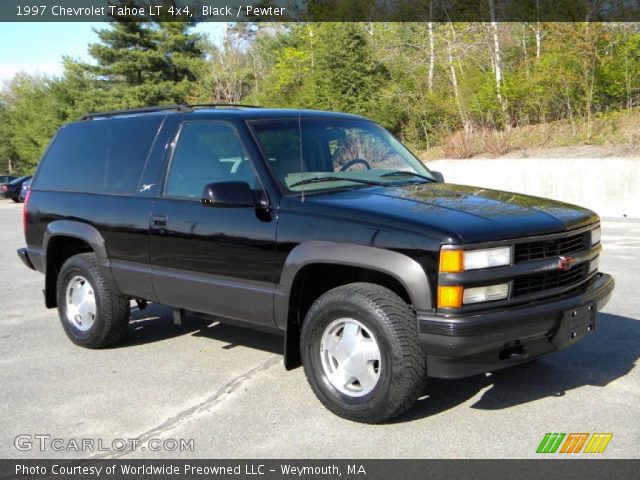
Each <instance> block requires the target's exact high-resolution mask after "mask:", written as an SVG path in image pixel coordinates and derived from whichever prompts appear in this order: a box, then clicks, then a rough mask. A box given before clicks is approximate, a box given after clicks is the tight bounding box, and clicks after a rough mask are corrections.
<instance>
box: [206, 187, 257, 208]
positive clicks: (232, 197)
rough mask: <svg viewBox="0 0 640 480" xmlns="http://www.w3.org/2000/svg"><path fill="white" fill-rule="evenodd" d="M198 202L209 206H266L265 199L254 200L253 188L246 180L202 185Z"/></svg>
mask: <svg viewBox="0 0 640 480" xmlns="http://www.w3.org/2000/svg"><path fill="white" fill-rule="evenodd" d="M260 197H262V196H260ZM200 203H201V204H202V205H206V206H209V207H235V208H241V207H260V208H265V207H266V206H267V202H266V199H263V198H259V199H257V200H256V197H255V196H254V193H253V190H251V187H250V186H249V184H248V183H246V182H219V183H210V184H209V185H207V186H206V187H204V190H203V192H202V198H201V199H200Z"/></svg>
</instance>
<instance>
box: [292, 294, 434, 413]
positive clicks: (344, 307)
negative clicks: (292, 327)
mask: <svg viewBox="0 0 640 480" xmlns="http://www.w3.org/2000/svg"><path fill="white" fill-rule="evenodd" d="M342 318H348V319H355V320H356V321H357V322H359V323H360V324H361V325H363V326H364V327H365V328H366V329H368V330H369V333H371V334H372V335H373V337H374V340H375V341H376V342H377V346H378V349H379V353H380V364H379V366H378V368H379V369H380V370H379V374H378V375H379V377H378V380H377V383H376V384H375V387H373V390H371V391H370V392H369V393H366V394H365V395H364V396H350V395H348V394H345V393H344V392H341V391H339V390H338V389H337V388H336V387H335V386H334V385H333V384H332V383H331V381H330V380H329V378H328V376H327V374H326V373H325V367H324V366H323V363H322V358H321V357H322V354H321V343H322V342H321V340H322V336H323V333H324V332H325V329H328V327H330V326H331V325H333V324H335V322H336V320H339V319H342ZM365 333H367V332H365ZM300 351H301V356H302V362H303V365H304V371H305V374H306V376H307V380H308V381H309V383H310V384H311V388H312V389H313V391H314V393H315V394H316V396H317V397H318V399H319V400H320V401H321V402H322V403H323V404H324V406H325V407H327V408H328V409H329V410H331V411H332V412H333V413H335V414H336V415H339V416H341V417H344V418H347V419H349V420H355V421H358V422H363V423H380V422H384V421H387V420H390V419H392V418H394V417H396V416H398V415H400V414H402V413H403V412H405V411H406V410H408V409H409V408H411V407H412V406H413V405H414V404H415V402H416V401H417V399H418V397H419V396H420V395H421V394H422V392H423V390H424V387H425V383H426V358H425V355H424V352H423V351H422V349H421V347H420V345H419V344H418V331H417V322H416V317H415V313H414V312H413V310H412V309H411V307H410V306H409V305H407V303H406V302H405V301H403V300H402V299H401V298H400V297H399V296H398V295H396V294H395V293H393V292H392V291H391V290H389V289H387V288H384V287H381V286H379V285H375V284H370V283H352V284H348V285H344V286H341V287H337V288H334V289H333V290H330V291H328V292H327V293H325V294H324V295H322V296H321V297H320V298H318V299H317V300H316V301H315V302H314V304H313V305H312V306H311V308H310V309H309V312H308V313H307V315H306V317H305V319H304V323H303V325H302V332H301V336H300Z"/></svg>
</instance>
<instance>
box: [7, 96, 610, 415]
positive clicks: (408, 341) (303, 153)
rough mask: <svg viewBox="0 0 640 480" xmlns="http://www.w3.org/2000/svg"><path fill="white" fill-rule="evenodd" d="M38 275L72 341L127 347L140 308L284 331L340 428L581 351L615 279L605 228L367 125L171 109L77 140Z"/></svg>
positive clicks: (35, 212) (38, 231) (38, 222)
mask: <svg viewBox="0 0 640 480" xmlns="http://www.w3.org/2000/svg"><path fill="white" fill-rule="evenodd" d="M24 231H25V237H26V244H27V246H26V248H22V249H20V250H19V251H18V254H19V256H20V257H21V259H22V260H23V262H24V263H25V264H26V265H27V266H28V267H30V268H32V269H35V270H38V271H39V272H42V273H43V274H44V275H45V288H44V297H45V304H46V306H47V307H48V308H53V307H57V308H58V312H59V315H60V320H61V322H62V326H63V328H64V330H65V332H66V334H67V335H68V336H69V338H70V339H71V341H72V342H74V343H76V344H78V345H80V346H83V347H88V348H100V347H106V346H109V345H113V344H115V343H116V342H118V341H120V340H121V339H122V338H123V337H124V336H125V335H126V333H127V328H128V323H129V319H130V305H131V302H132V301H135V302H137V303H138V305H140V306H141V307H144V306H145V305H146V304H147V302H157V303H160V304H166V305H169V306H171V307H172V308H173V309H174V316H175V318H176V320H180V319H181V318H183V316H184V315H186V314H192V315H197V316H200V317H203V316H204V317H205V318H210V319H215V320H218V321H222V322H224V321H229V322H232V323H239V324H241V325H246V326H249V327H252V328H254V329H256V330H262V331H264V330H267V331H275V332H280V333H281V334H283V339H284V363H285V366H286V368H287V369H292V368H295V367H298V366H299V365H300V364H302V365H303V366H304V370H305V373H306V376H307V378H308V380H309V383H310V384H311V387H312V389H313V391H314V392H315V394H316V395H317V397H318V399H319V400H320V401H321V402H322V403H323V404H324V405H325V406H326V407H327V408H328V409H330V410H331V411H333V412H334V413H336V414H338V415H340V416H343V417H345V418H349V419H352V420H356V421H361V422H369V423H374V422H382V421H385V420H388V419H390V418H392V417H395V416H397V415H399V414H400V413H402V412H404V411H406V410H407V409H409V408H410V407H411V406H412V405H413V404H414V403H415V402H416V400H417V398H418V397H419V396H420V395H421V394H422V392H423V389H424V387H425V382H426V379H427V377H440V378H458V377H464V376H469V375H476V374H480V373H483V372H487V371H492V370H496V369H500V368H503V367H508V366H512V365H515V364H518V363H522V362H525V361H528V360H531V359H534V358H536V357H539V356H541V355H544V354H547V353H550V352H555V351H558V350H560V349H563V348H565V347H567V346H569V345H571V344H573V343H574V342H576V341H577V340H578V339H580V338H581V337H582V336H583V335H585V334H587V333H588V332H591V331H593V330H594V329H595V328H596V327H597V321H596V313H597V311H598V310H600V309H602V307H603V306H604V305H605V303H606V302H607V301H608V299H609V297H610V296H611V292H612V290H613V288H614V281H613V279H612V278H611V276H609V275H607V274H604V273H600V272H599V271H598V258H599V254H600V251H601V249H602V247H601V245H600V223H599V218H598V216H597V215H596V214H595V213H594V212H592V211H589V210H586V209H584V208H580V207H576V206H573V205H567V204H565V203H560V202H556V201H551V200H547V199H543V198H536V197H531V196H525V195H519V194H516V193H507V192H501V191H495V190H487V189H483V188H476V187H469V186H460V185H452V184H449V183H445V182H444V180H443V178H442V175H441V174H439V173H437V172H432V171H430V170H428V169H427V168H426V167H425V166H424V165H423V164H422V163H421V162H420V161H419V160H418V159H416V157H415V156H414V155H412V154H411V153H410V152H409V151H408V150H407V149H406V148H405V147H404V146H403V145H402V144H401V143H399V142H398V141H397V140H396V139H395V138H394V137H393V136H392V135H391V134H389V133H388V132H387V131H386V130H385V129H383V128H382V127H380V126H379V125H377V124H376V123H374V122H372V121H369V120H367V119H365V118H362V117H359V116H355V115H347V114H342V113H331V112H320V111H310V110H277V109H266V108H249V107H243V106H233V105H229V106H223V107H221V106H216V105H208V106H184V105H178V106H167V107H155V108H147V109H137V110H126V111H117V112H103V113H97V114H91V115H87V116H85V117H84V118H83V119H82V120H80V121H78V122H76V123H71V124H68V125H65V126H64V127H62V128H61V129H60V130H59V131H58V133H57V134H56V136H55V138H54V139H53V140H52V142H51V144H50V146H49V147H48V149H47V151H46V152H45V154H44V157H43V159H42V161H41V162H40V165H39V168H38V170H37V173H36V175H35V177H34V180H33V183H32V186H31V191H30V193H29V196H28V199H27V201H26V202H25V206H24Z"/></svg>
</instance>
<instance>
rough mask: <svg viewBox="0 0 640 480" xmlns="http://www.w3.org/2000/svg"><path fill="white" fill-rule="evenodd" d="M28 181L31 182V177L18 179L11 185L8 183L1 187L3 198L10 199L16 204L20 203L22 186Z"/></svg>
mask: <svg viewBox="0 0 640 480" xmlns="http://www.w3.org/2000/svg"><path fill="white" fill-rule="evenodd" d="M27 180H31V175H28V176H26V177H20V178H16V179H15V180H12V181H11V182H9V183H6V184H4V185H2V187H0V194H2V197H3V198H10V199H11V200H13V201H14V202H16V203H17V202H19V201H20V191H21V190H22V184H23V183H24V182H26V181H27Z"/></svg>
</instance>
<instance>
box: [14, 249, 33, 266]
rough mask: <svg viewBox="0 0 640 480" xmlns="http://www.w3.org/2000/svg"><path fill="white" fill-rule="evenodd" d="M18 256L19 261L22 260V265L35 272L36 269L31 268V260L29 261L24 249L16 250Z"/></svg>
mask: <svg viewBox="0 0 640 480" xmlns="http://www.w3.org/2000/svg"><path fill="white" fill-rule="evenodd" d="M18 256H19V257H20V260H22V263H24V264H25V265H26V266H27V267H29V268H30V269H31V270H35V269H36V267H34V266H33V263H31V260H30V259H29V254H28V253H27V249H26V248H19V249H18Z"/></svg>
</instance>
